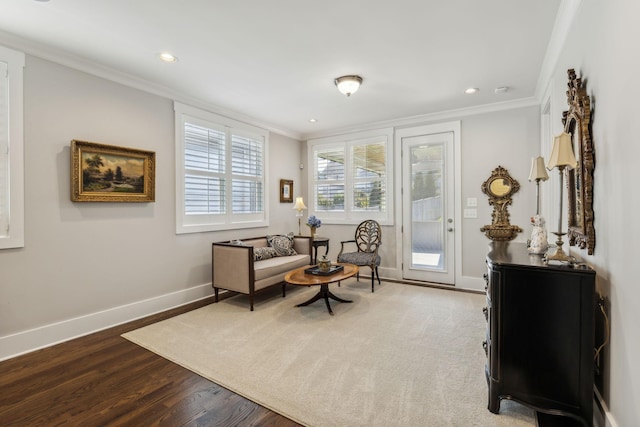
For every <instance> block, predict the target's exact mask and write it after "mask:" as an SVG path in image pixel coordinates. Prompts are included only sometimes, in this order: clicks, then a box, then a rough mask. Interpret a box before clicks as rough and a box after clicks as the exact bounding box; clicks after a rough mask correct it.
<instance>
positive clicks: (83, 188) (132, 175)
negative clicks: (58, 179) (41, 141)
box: [71, 140, 156, 202]
mask: <svg viewBox="0 0 640 427" xmlns="http://www.w3.org/2000/svg"><path fill="white" fill-rule="evenodd" d="M155 163H156V154H155V152H153V151H146V150H138V149H135V148H127V147H117V146H114V145H106V144H99V143H95V142H87V141H78V140H73V141H71V200H72V201H74V202H153V201H155Z"/></svg>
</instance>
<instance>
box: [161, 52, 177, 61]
mask: <svg viewBox="0 0 640 427" xmlns="http://www.w3.org/2000/svg"><path fill="white" fill-rule="evenodd" d="M160 59H161V60H163V61H164V62H178V58H177V57H176V56H173V55H172V54H170V53H169V52H162V53H161V54H160Z"/></svg>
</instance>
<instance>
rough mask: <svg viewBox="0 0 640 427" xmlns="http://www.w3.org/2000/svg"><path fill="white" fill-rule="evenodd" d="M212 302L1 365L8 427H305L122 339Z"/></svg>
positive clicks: (1, 406)
mask: <svg viewBox="0 0 640 427" xmlns="http://www.w3.org/2000/svg"><path fill="white" fill-rule="evenodd" d="M211 302H212V301H211V299H208V300H203V301H200V302H198V303H194V304H190V305H188V306H185V307H180V308H177V309H173V310H169V311H167V312H164V313H159V314H155V315H152V316H149V317H146V318H144V319H139V320H136V321H133V322H130V323H127V324H124V325H119V326H116V327H113V328H110V329H107V330H104V331H100V332H96V333H95V334H91V335H87V336H85V337H81V338H77V339H75V340H72V341H69V342H66V343H62V344H59V345H56V346H53V347H49V348H46V349H42V350H38V351H35V352H33V353H29V354H26V355H23V356H19V357H16V358H13V359H10V360H6V361H4V362H0V425H2V426H39V425H43V426H53V425H82V426H142V425H160V426H171V427H174V426H183V425H184V426H261V427H262V426H273V427H292V426H298V425H299V424H297V423H294V422H293V421H291V420H289V419H287V418H285V417H283V416H281V415H279V414H276V413H274V412H272V411H270V410H268V409H266V408H263V407H261V406H260V405H258V404H256V403H254V402H251V401H249V400H247V399H245V398H243V397H241V396H239V395H237V394H234V393H232V392H231V391H229V390H227V389H225V388H223V387H221V386H219V385H217V384H215V383H213V382H211V381H208V380H207V379H205V378H202V377H200V376H199V375H197V374H195V373H193V372H191V371H189V370H187V369H185V368H182V367H181V366H179V365H176V364H174V363H172V362H170V361H168V360H166V359H163V358H162V357H160V356H158V355H156V354H154V353H152V352H150V351H148V350H146V349H144V348H142V347H139V346H137V345H136V344H133V343H131V342H129V341H128V340H125V339H124V338H122V337H121V336H120V335H121V334H123V333H125V332H128V331H130V330H133V329H137V328H140V327H143V326H146V325H149V324H152V323H155V322H158V321H160V320H163V319H166V318H169V317H173V316H175V315H178V314H181V313H184V312H186V311H189V310H193V309H195V308H198V307H201V306H204V305H206V304H209V303H211ZM247 314H248V315H250V312H248V313H247Z"/></svg>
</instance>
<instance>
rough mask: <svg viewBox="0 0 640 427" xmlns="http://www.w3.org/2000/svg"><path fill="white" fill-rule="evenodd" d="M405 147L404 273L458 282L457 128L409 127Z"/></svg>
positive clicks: (403, 140) (415, 277)
mask: <svg viewBox="0 0 640 427" xmlns="http://www.w3.org/2000/svg"><path fill="white" fill-rule="evenodd" d="M399 142H400V144H401V150H402V221H403V223H402V261H403V262H402V274H403V277H404V278H405V279H411V280H420V281H428V282H435V283H444V284H451V285H453V284H454V283H455V247H454V245H455V224H454V218H455V216H454V209H455V200H454V188H455V186H454V177H455V171H454V165H455V162H454V152H455V150H454V134H453V132H441V133H429V129H428V127H423V128H414V129H405V130H403V131H402V132H401V134H400V135H399Z"/></svg>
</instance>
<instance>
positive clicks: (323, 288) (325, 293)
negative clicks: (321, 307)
mask: <svg viewBox="0 0 640 427" xmlns="http://www.w3.org/2000/svg"><path fill="white" fill-rule="evenodd" d="M321 298H322V299H324V303H325V304H326V305H327V310H329V314H330V315H332V316H333V311H332V310H331V304H329V298H331V299H332V300H336V301H338V302H353V301H349V300H346V299H342V298H340V297H338V296H335V295H334V294H332V293H331V291H330V290H329V284H322V285H320V291H319V292H318V293H317V294H315V295H314V296H313V297H311V298H310V299H309V300H308V301H305V302H303V303H301V304H298V305H296V307H304V306H307V305H309V304H311V303H314V302H316V301H318V300H319V299H321Z"/></svg>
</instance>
